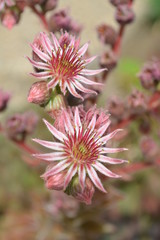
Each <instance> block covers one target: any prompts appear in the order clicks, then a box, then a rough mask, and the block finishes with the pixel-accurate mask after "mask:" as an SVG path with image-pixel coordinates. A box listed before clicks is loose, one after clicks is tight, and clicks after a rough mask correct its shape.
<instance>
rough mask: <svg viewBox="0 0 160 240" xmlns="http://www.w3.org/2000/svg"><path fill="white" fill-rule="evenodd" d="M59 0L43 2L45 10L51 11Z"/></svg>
mask: <svg viewBox="0 0 160 240" xmlns="http://www.w3.org/2000/svg"><path fill="white" fill-rule="evenodd" d="M57 3H58V0H46V1H44V2H43V3H42V8H43V11H44V12H47V11H51V10H53V9H55V8H56V7H57Z"/></svg>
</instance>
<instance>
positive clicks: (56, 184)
mask: <svg viewBox="0 0 160 240" xmlns="http://www.w3.org/2000/svg"><path fill="white" fill-rule="evenodd" d="M65 175H66V172H61V173H58V174H55V175H52V176H49V177H47V178H46V179H44V180H45V186H46V188H48V189H50V190H58V191H61V190H63V188H64V178H65Z"/></svg>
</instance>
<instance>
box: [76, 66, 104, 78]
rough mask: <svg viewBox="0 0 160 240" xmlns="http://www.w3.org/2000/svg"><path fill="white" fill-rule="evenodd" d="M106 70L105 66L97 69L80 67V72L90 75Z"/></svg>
mask: <svg viewBox="0 0 160 240" xmlns="http://www.w3.org/2000/svg"><path fill="white" fill-rule="evenodd" d="M106 70H107V69H106V68H102V69H97V70H89V69H82V71H81V72H80V74H82V75H88V76H92V75H96V74H98V73H101V72H103V71H106Z"/></svg>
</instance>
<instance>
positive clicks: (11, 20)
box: [1, 9, 20, 30]
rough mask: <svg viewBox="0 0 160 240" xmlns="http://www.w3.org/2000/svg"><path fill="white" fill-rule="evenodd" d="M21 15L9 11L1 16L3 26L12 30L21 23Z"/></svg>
mask: <svg viewBox="0 0 160 240" xmlns="http://www.w3.org/2000/svg"><path fill="white" fill-rule="evenodd" d="M19 19H20V14H16V13H15V12H14V11H12V10H10V9H7V10H6V11H5V12H4V13H3V14H2V15H1V21H2V24H3V25H4V26H5V27H6V28H8V29H9V30H11V29H12V28H13V26H14V25H15V24H17V23H18V22H19Z"/></svg>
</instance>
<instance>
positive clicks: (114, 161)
mask: <svg viewBox="0 0 160 240" xmlns="http://www.w3.org/2000/svg"><path fill="white" fill-rule="evenodd" d="M97 160H98V161H100V162H104V163H110V164H120V163H124V162H128V161H127V160H123V159H119V158H111V157H107V156H104V155H99V157H98V159H97Z"/></svg>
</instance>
